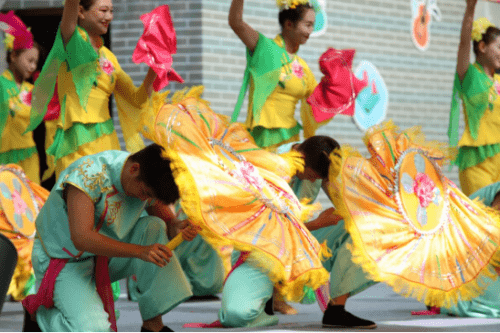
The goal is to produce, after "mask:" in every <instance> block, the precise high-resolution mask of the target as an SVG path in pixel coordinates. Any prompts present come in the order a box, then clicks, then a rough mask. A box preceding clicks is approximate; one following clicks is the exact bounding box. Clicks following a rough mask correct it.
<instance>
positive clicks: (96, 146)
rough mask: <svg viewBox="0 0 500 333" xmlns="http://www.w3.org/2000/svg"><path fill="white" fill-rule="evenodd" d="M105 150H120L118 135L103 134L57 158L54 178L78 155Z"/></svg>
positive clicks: (77, 157) (78, 156) (114, 133)
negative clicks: (70, 152) (74, 150)
mask: <svg viewBox="0 0 500 333" xmlns="http://www.w3.org/2000/svg"><path fill="white" fill-rule="evenodd" d="M106 150H120V142H119V140H118V135H117V134H116V132H113V133H112V134H110V135H103V136H101V137H100V138H99V139H97V140H94V141H92V142H89V143H87V144H84V145H82V146H80V147H78V151H76V152H74V153H72V154H70V155H67V156H64V157H63V158H61V159H58V160H57V161H56V163H55V172H56V179H58V178H59V175H60V174H61V172H63V171H64V169H66V168H67V167H68V166H69V165H70V164H71V163H73V162H74V161H76V160H77V159H79V158H80V157H83V156H87V155H92V154H96V153H98V152H102V151H106Z"/></svg>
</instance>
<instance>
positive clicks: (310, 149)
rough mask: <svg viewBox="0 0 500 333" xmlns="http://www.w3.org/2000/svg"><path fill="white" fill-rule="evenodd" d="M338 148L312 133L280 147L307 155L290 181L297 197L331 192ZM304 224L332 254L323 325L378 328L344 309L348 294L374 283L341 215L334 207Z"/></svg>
mask: <svg viewBox="0 0 500 333" xmlns="http://www.w3.org/2000/svg"><path fill="white" fill-rule="evenodd" d="M339 148H340V145H339V144H338V143H337V141H335V140H334V139H332V138H330V137H328V136H313V137H310V138H309V139H306V140H304V141H303V142H292V143H288V144H285V145H283V146H281V147H279V148H278V150H277V152H278V153H279V154H284V153H287V152H289V151H297V152H300V153H301V154H302V155H303V157H304V162H305V164H304V171H302V172H297V174H296V175H295V176H294V177H292V179H291V181H290V187H291V188H292V189H293V191H294V193H295V194H296V195H297V198H298V199H300V200H303V199H308V200H310V201H311V202H314V201H315V200H316V198H317V196H318V194H319V192H320V189H321V188H323V190H324V191H325V192H326V193H327V195H328V191H327V189H328V179H329V172H330V164H331V159H330V158H329V156H335V154H338V152H339ZM334 160H336V159H334ZM305 225H306V227H307V228H308V229H309V230H310V231H311V233H312V235H313V236H314V237H316V239H317V240H318V242H320V243H323V242H325V241H326V244H327V246H328V248H329V249H330V250H331V251H332V254H333V255H332V256H331V257H330V258H328V259H327V260H326V261H324V262H323V266H324V267H325V269H326V270H327V271H328V272H330V288H329V290H330V295H329V296H330V299H329V300H328V306H327V308H326V310H325V313H324V315H323V320H322V324H323V326H324V327H344V328H362V329H373V328H376V327H377V325H376V324H375V323H374V322H373V321H371V320H366V319H362V318H359V317H357V316H355V315H353V314H351V313H350V312H347V311H345V304H346V302H347V300H348V299H349V297H351V296H354V295H356V294H358V293H360V292H361V291H363V290H365V289H366V288H368V287H370V286H372V285H373V284H375V282H374V281H372V280H371V279H369V278H368V277H367V275H366V274H365V273H364V272H363V269H362V268H361V266H359V265H358V264H356V263H354V262H353V261H352V256H351V252H350V250H349V247H350V246H352V240H351V237H350V235H349V233H348V232H347V230H346V229H345V226H344V221H343V219H342V217H341V216H339V215H337V214H336V213H335V209H334V208H333V207H332V208H328V209H326V210H325V211H323V212H322V213H321V214H320V215H319V216H318V217H317V218H316V219H314V220H311V221H309V222H307V223H306V224H305Z"/></svg>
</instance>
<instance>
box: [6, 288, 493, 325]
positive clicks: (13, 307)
mask: <svg viewBox="0 0 500 333" xmlns="http://www.w3.org/2000/svg"><path fill="white" fill-rule="evenodd" d="M125 290H126V289H125V285H124V284H122V295H121V296H120V299H119V300H118V301H117V302H116V308H117V309H118V310H120V318H119V319H118V330H119V331H122V332H138V331H139V330H140V326H141V317H140V314H139V309H138V306H137V303H134V302H130V301H128V300H127V296H126V294H125ZM294 306H295V307H296V309H297V310H298V311H299V314H297V315H295V316H285V315H279V319H280V324H279V325H278V326H273V327H266V328H260V329H255V328H252V329H193V328H183V327H182V326H183V325H184V324H185V323H189V322H204V323H211V322H213V321H215V320H216V319H217V311H218V310H219V307H220V301H200V302H186V303H183V304H181V305H179V306H178V307H177V308H175V309H174V310H172V311H171V312H169V313H167V314H166V315H164V316H163V321H164V323H165V324H166V325H168V326H169V327H170V328H171V329H173V330H174V331H184V332H187V331H191V332H193V331H207V332H217V331H273V332H280V331H281V332H292V331H331V330H333V331H357V330H352V329H351V330H346V329H330V330H327V329H323V328H322V327H321V319H322V313H321V311H320V309H319V306H318V305H317V304H311V305H302V304H294ZM346 309H347V310H348V311H351V312H352V313H354V314H356V315H357V316H360V317H362V318H366V319H370V320H373V321H375V322H376V323H377V325H378V327H377V328H376V329H375V330H370V331H377V332H380V331H383V332H402V331H404V332H459V331H460V332H500V318H488V319H486V318H485V319H482V318H455V317H449V316H446V315H436V316H412V315H411V311H418V310H425V306H424V305H423V304H421V303H419V302H417V301H415V300H413V299H407V298H403V297H401V296H399V295H397V294H395V293H394V292H393V291H392V290H391V289H390V288H389V287H387V286H385V285H383V284H377V285H374V286H373V287H370V288H369V289H367V290H365V291H364V292H362V293H360V294H358V295H356V296H354V297H352V298H351V299H350V300H349V301H348V303H347V306H346ZM22 320H23V314H22V307H21V305H20V304H19V303H12V302H6V303H5V304H4V307H3V310H2V313H1V314H0V332H20V331H21V329H22Z"/></svg>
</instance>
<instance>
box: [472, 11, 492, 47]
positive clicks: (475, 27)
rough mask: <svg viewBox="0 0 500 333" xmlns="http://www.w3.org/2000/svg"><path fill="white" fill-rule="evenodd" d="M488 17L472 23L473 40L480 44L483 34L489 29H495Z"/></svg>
mask: <svg viewBox="0 0 500 333" xmlns="http://www.w3.org/2000/svg"><path fill="white" fill-rule="evenodd" d="M494 26H495V25H494V24H493V23H491V22H490V21H489V20H488V19H487V18H486V17H481V18H478V19H477V20H475V21H474V23H472V40H474V41H476V42H480V41H481V40H482V39H483V34H484V33H485V32H486V30H488V28H489V27H494Z"/></svg>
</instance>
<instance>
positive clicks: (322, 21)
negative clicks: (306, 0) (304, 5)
mask: <svg viewBox="0 0 500 333" xmlns="http://www.w3.org/2000/svg"><path fill="white" fill-rule="evenodd" d="M311 4H312V6H313V8H314V12H315V13H316V21H315V22H314V31H313V33H312V34H311V37H317V36H321V35H323V34H324V33H325V32H326V28H327V27H328V18H327V15H326V0H311Z"/></svg>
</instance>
